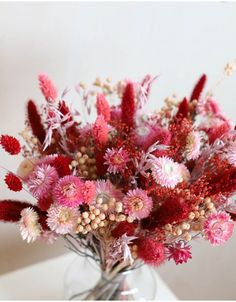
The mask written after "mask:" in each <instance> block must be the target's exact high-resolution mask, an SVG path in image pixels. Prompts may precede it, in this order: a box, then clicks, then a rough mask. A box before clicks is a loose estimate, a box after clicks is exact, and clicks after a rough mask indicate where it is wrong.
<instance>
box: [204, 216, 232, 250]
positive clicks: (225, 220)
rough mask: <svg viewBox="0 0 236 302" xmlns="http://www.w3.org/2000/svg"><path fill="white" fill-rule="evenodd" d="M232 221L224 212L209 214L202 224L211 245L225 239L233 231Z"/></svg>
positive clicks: (222, 241) (218, 243)
mask: <svg viewBox="0 0 236 302" xmlns="http://www.w3.org/2000/svg"><path fill="white" fill-rule="evenodd" d="M233 228H234V223H233V221H232V220H231V219H230V215H229V214H227V213H226V212H219V213H212V214H210V215H209V216H208V217H207V219H206V221H205V222H204V225H203V231H204V235H205V237H206V239H207V240H208V241H210V243H211V244H212V245H220V244H222V243H224V242H225V241H227V240H228V239H229V238H230V237H231V235H232V233H233Z"/></svg>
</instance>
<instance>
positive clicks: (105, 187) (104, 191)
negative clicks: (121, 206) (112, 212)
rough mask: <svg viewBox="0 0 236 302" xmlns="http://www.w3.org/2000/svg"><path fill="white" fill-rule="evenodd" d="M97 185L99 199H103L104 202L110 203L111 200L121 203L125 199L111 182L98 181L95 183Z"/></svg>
mask: <svg viewBox="0 0 236 302" xmlns="http://www.w3.org/2000/svg"><path fill="white" fill-rule="evenodd" d="M95 185H96V196H97V198H99V197H101V198H102V199H103V200H104V202H108V201H109V200H110V199H111V198H115V199H116V200H117V201H120V200H122V199H123V197H124V194H123V193H122V192H121V190H119V189H117V188H116V187H115V186H114V185H113V184H112V183H111V182H110V180H98V181H96V182H95Z"/></svg>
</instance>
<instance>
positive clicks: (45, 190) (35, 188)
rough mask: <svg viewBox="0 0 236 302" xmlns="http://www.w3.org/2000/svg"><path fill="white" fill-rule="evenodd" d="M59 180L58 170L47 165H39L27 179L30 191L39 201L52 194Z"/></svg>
mask: <svg viewBox="0 0 236 302" xmlns="http://www.w3.org/2000/svg"><path fill="white" fill-rule="evenodd" d="M57 180H58V173H57V170H56V169H55V168H54V167H52V166H50V165H46V164H41V165H37V166H36V167H35V168H34V170H33V172H31V173H30V174H29V176H28V177H27V179H26V184H27V186H28V188H29V191H30V192H31V193H32V194H33V196H34V197H35V198H37V199H41V198H43V197H46V196H48V195H49V194H50V191H51V190H52V188H53V186H54V184H55V182H56V181H57Z"/></svg>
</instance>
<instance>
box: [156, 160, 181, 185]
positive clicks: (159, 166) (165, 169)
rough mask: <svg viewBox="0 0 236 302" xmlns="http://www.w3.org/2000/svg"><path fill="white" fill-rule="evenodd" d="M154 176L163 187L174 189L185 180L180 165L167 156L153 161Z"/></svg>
mask: <svg viewBox="0 0 236 302" xmlns="http://www.w3.org/2000/svg"><path fill="white" fill-rule="evenodd" d="M151 170H152V176H153V178H154V179H155V181H156V182H157V183H158V184H160V185H161V186H163V187H167V188H174V187H175V186H176V185H177V184H178V183H179V182H181V181H182V180H183V177H182V172H181V168H180V165H179V164H178V163H175V162H174V161H173V160H172V159H171V158H168V157H166V156H162V157H158V158H157V159H156V160H155V161H152V167H151Z"/></svg>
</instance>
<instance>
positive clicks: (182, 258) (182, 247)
mask: <svg viewBox="0 0 236 302" xmlns="http://www.w3.org/2000/svg"><path fill="white" fill-rule="evenodd" d="M167 249H168V252H167V253H168V258H167V259H168V260H171V259H173V260H174V261H175V264H176V265H178V264H182V263H186V262H188V260H189V259H191V258H192V254H191V251H190V250H191V246H190V245H187V244H186V243H185V242H184V241H178V242H174V243H172V244H170V245H169V246H168V248H167Z"/></svg>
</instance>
